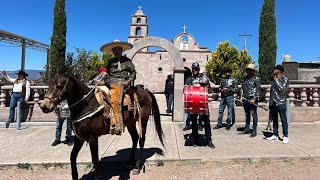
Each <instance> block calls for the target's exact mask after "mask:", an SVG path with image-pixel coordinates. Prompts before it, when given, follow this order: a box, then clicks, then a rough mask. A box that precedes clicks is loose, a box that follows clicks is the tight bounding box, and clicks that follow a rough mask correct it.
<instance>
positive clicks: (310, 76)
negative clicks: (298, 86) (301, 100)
mask: <svg viewBox="0 0 320 180" xmlns="http://www.w3.org/2000/svg"><path fill="white" fill-rule="evenodd" d="M298 72H299V73H298V74H299V80H301V81H308V82H316V79H315V77H319V76H320V69H307V68H299V70H298Z"/></svg>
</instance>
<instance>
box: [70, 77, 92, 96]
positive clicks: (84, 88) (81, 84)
mask: <svg viewBox="0 0 320 180" xmlns="http://www.w3.org/2000/svg"><path fill="white" fill-rule="evenodd" d="M69 76H70V77H71V78H72V79H73V80H74V81H75V82H76V83H77V84H78V85H79V86H80V88H81V90H83V91H84V92H86V93H87V92H89V91H90V88H89V87H88V86H86V85H85V84H84V82H83V81H81V80H80V78H79V77H77V76H75V75H73V74H69Z"/></svg>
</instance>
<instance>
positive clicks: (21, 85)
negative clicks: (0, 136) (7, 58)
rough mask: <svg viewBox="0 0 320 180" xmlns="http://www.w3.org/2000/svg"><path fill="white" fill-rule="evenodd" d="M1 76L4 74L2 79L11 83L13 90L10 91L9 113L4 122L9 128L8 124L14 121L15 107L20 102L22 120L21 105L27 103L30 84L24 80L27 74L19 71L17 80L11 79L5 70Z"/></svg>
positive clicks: (21, 111)
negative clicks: (7, 118)
mask: <svg viewBox="0 0 320 180" xmlns="http://www.w3.org/2000/svg"><path fill="white" fill-rule="evenodd" d="M2 74H4V78H5V79H6V80H7V81H9V82H11V83H13V89H12V92H13V93H12V95H11V100H10V113H9V120H8V121H7V122H6V128H8V127H9V125H10V123H12V122H13V120H14V114H15V107H17V103H18V102H20V105H21V106H20V108H21V110H20V114H19V115H20V119H21V120H22V117H23V105H24V102H28V101H29V96H30V83H29V81H28V80H27V79H26V77H27V76H28V74H27V73H26V72H24V71H22V70H20V71H19V72H18V73H17V74H18V78H17V79H12V78H10V77H9V76H8V75H7V72H6V71H5V70H3V71H2Z"/></svg>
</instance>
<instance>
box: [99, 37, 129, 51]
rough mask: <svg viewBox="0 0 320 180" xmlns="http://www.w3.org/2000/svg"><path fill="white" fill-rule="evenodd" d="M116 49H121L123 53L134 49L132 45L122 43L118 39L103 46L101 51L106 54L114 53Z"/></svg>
mask: <svg viewBox="0 0 320 180" xmlns="http://www.w3.org/2000/svg"><path fill="white" fill-rule="evenodd" d="M115 47H121V48H122V51H127V50H129V49H131V48H132V47H133V45H132V44H130V43H127V42H121V41H119V40H118V39H116V40H114V41H113V42H111V43H107V44H105V45H103V46H101V48H100V51H102V52H104V53H110V52H112V49H113V48H115Z"/></svg>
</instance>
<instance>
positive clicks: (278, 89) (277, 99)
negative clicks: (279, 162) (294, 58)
mask: <svg viewBox="0 0 320 180" xmlns="http://www.w3.org/2000/svg"><path fill="white" fill-rule="evenodd" d="M283 71H284V68H283V66H282V65H277V66H276V67H274V70H273V75H274V79H273V81H272V83H271V91H270V103H269V109H270V114H271V117H272V120H273V135H272V136H271V137H268V138H266V139H267V140H277V139H278V136H279V133H278V128H279V123H278V114H279V115H280V118H281V122H282V130H283V141H282V142H283V144H288V143H289V138H288V121H287V116H286V111H287V96H288V87H289V79H288V78H287V77H286V76H284V75H283Z"/></svg>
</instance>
